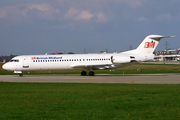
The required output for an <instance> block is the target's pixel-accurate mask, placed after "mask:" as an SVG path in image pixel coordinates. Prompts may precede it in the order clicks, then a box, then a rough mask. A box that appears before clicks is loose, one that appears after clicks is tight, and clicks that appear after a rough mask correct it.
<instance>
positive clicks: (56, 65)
mask: <svg viewBox="0 0 180 120" xmlns="http://www.w3.org/2000/svg"><path fill="white" fill-rule="evenodd" d="M169 37H174V36H162V35H149V36H147V37H146V38H145V39H144V40H143V41H142V42H141V44H140V45H139V46H138V47H137V48H136V49H134V50H129V51H125V52H121V53H111V54H110V53H108V54H71V55H70V54H63V55H62V54H61V55H47V54H46V55H21V56H16V57H14V58H12V59H11V60H10V61H9V62H7V63H5V64H4V65H3V66H2V68H3V69H5V70H9V71H14V73H18V74H19V76H23V71H42V70H44V71H51V70H74V69H78V70H82V72H81V75H82V76H86V75H87V72H86V71H85V70H89V71H90V72H89V73H88V75H89V76H94V72H93V70H101V69H116V68H120V67H124V66H127V65H131V64H134V63H137V62H141V61H142V62H143V61H148V60H152V59H153V58H154V54H153V52H154V50H155V49H156V47H157V45H158V43H159V41H160V40H161V39H162V38H169Z"/></svg>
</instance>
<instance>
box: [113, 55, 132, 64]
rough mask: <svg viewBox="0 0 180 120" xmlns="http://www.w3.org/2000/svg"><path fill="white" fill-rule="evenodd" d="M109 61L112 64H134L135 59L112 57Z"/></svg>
mask: <svg viewBox="0 0 180 120" xmlns="http://www.w3.org/2000/svg"><path fill="white" fill-rule="evenodd" d="M111 61H112V63H114V64H121V63H130V62H135V57H133V56H112V57H111Z"/></svg>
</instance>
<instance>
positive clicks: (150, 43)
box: [144, 41, 155, 48]
mask: <svg viewBox="0 0 180 120" xmlns="http://www.w3.org/2000/svg"><path fill="white" fill-rule="evenodd" d="M154 46H155V42H153V41H151V42H145V44H144V48H154Z"/></svg>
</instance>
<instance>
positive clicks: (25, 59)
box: [23, 57, 29, 68]
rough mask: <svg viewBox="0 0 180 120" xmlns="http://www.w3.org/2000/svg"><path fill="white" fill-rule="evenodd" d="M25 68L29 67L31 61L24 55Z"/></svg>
mask: <svg viewBox="0 0 180 120" xmlns="http://www.w3.org/2000/svg"><path fill="white" fill-rule="evenodd" d="M23 68H29V61H28V58H27V57H23Z"/></svg>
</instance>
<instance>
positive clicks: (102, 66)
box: [71, 64, 114, 70]
mask: <svg viewBox="0 0 180 120" xmlns="http://www.w3.org/2000/svg"><path fill="white" fill-rule="evenodd" d="M71 66H72V68H75V69H82V68H83V69H88V70H100V69H110V68H113V67H114V65H113V64H90V65H85V64H84V65H80V64H79V65H71Z"/></svg>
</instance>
